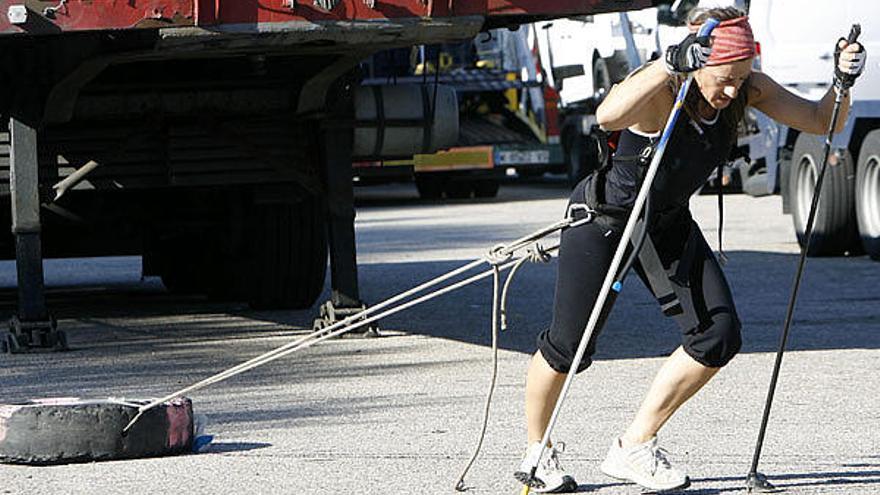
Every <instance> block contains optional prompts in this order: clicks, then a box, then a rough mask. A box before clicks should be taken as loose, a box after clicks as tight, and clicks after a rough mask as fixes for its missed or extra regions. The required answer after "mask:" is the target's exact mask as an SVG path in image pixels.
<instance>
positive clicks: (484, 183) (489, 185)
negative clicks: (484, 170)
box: [474, 179, 501, 198]
mask: <svg viewBox="0 0 880 495" xmlns="http://www.w3.org/2000/svg"><path fill="white" fill-rule="evenodd" d="M500 187H501V183H500V182H498V179H480V180H478V181H476V182H474V196H475V197H477V198H494V197H495V196H498V189H499V188H500Z"/></svg>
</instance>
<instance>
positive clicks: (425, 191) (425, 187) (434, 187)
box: [415, 173, 445, 199]
mask: <svg viewBox="0 0 880 495" xmlns="http://www.w3.org/2000/svg"><path fill="white" fill-rule="evenodd" d="M443 179H444V178H443V177H440V176H438V175H437V174H422V173H417V174H415V181H416V190H417V191H418V192H419V197H420V198H422V199H440V198H441V197H442V196H443V185H444V182H445V181H444V180H443Z"/></svg>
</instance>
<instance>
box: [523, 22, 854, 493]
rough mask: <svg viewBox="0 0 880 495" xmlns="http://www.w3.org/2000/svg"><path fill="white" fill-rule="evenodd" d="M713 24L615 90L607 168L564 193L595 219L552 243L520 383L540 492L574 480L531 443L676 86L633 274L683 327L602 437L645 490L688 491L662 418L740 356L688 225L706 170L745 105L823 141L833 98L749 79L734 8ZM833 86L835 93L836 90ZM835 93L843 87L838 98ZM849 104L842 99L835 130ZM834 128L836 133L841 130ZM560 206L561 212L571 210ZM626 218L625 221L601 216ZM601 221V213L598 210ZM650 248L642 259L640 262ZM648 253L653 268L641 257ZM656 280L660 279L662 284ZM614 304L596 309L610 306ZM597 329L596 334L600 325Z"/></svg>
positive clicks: (717, 160)
mask: <svg viewBox="0 0 880 495" xmlns="http://www.w3.org/2000/svg"><path fill="white" fill-rule="evenodd" d="M710 17H711V18H715V19H718V20H719V21H722V22H721V23H720V24H719V26H718V27H717V28H716V29H715V30H714V32H713V33H712V36H711V42H710V40H709V39H707V38H701V37H697V36H695V35H694V34H691V35H689V36H688V37H687V38H685V40H684V41H683V42H682V43H680V44H679V45H676V46H672V47H670V48H669V50H668V51H667V54H666V57H665V60H659V61H654V62H652V63H649V64H647V65H645V66H644V67H642V68H641V69H640V70H638V71H636V72H635V73H633V74H631V75H630V76H629V77H628V78H627V79H625V80H624V81H623V82H621V83H620V84H618V85H616V86H615V87H614V88H612V89H611V91H610V92H609V94H608V96H607V97H606V98H605V100H604V101H603V102H602V104H601V105H600V106H599V108H598V109H597V111H596V118H597V120H598V122H599V125H600V126H601V127H602V128H604V129H605V130H606V131H616V130H620V131H622V132H621V134H620V137H619V141H618V144H617V149H616V152H615V154H614V157H613V158H612V165H611V166H610V167H607V168H605V169H603V170H600V171H597V172H594V173H593V174H591V175H590V176H589V177H587V178H586V179H584V180H583V181H582V182H581V183H580V184H579V185H578V186H577V187H576V188H575V190H574V192H573V193H572V200H571V201H572V204H580V203H584V204H586V205H587V206H588V207H590V208H592V209H596V210H598V211H599V212H600V214H599V216H598V217H597V218H596V219H595V220H594V221H592V222H589V223H586V224H582V225H579V226H577V227H572V228H569V229H567V230H565V231H564V232H563V234H562V246H561V249H560V258H559V270H558V275H557V282H556V296H555V302H554V312H553V321H552V323H551V325H550V327H549V329H547V330H545V331H544V332H542V333H541V334H540V335H539V336H538V339H537V343H538V352H536V353H535V355H534V356H533V358H532V360H531V362H530V365H529V370H528V377H527V381H526V420H527V428H528V441H529V448H528V450H527V452H526V456H525V458H524V459H523V462H522V465H521V466H520V469H519V470H518V472H517V473H516V474H517V478H518V479H521V478H522V476H523V475H524V474H527V473H528V472H529V470H530V469H531V467H532V466H534V465H535V464H537V465H538V469H537V472H536V477H537V478H538V479H540V480H541V481H542V482H543V483H544V485H545V486H544V488H542V489H539V490H535V491H539V492H559V491H570V490H573V489H575V488H576V487H577V484H576V483H575V481H574V478H573V477H572V476H570V475H568V474H567V473H566V472H565V471H564V470H563V469H562V467H561V466H560V465H559V461H558V453H559V451H557V450H556V448H554V447H552V446H548V448H547V449H546V450H545V451H544V456H543V457H542V458H541V459H540V462H536V461H537V459H536V457H537V456H538V453H539V452H540V442H541V439H542V436H543V434H544V430H545V428H546V426H547V424H548V422H549V419H550V416H551V414H552V411H553V408H554V405H555V404H556V400H557V398H558V397H559V393H560V389H561V387H562V384H563V382H564V381H565V376H566V374H567V373H568V371H569V369H570V367H571V364H572V361H573V357H574V355H575V352H576V350H577V347H578V343H579V342H580V339H581V336H582V335H583V332H584V329H585V327H586V323H587V319H588V318H589V315H590V311H591V310H592V307H593V305H594V303H595V300H596V298H597V295H598V293H599V290H600V287H601V285H602V282H603V280H604V277H605V275H606V272H607V270H608V267H609V265H610V262H611V258H612V256H613V254H614V250H615V249H616V247H617V245H618V243H619V241H620V236H621V232H622V230H623V228H622V224H623V222H625V217H626V216H627V215H628V212H629V210H631V208H632V205H633V203H634V201H635V198H636V195H637V193H638V188H639V186H640V185H641V179H642V177H643V176H644V172H645V168H646V165H647V163H648V162H649V161H650V157H651V154H652V151H653V146H654V144H655V143H656V142H657V139H658V137H659V134H660V132H661V131H662V129H663V127H664V125H665V123H666V119H667V118H668V116H669V114H670V111H671V109H672V106H673V102H674V99H675V95H676V94H677V90H678V88H679V87H680V85H681V84H682V82H683V81H684V79H685V77H686V76H687V74H689V73H691V72H693V75H694V84H692V85H691V90H690V93H689V94H688V96H687V99H686V102H685V111H684V112H682V114H681V115H680V116H679V119H678V122H677V123H676V126H675V130H674V132H673V135H672V137H671V140H670V142H669V144H668V146H667V148H666V151H665V154H664V156H663V159H662V162H661V165H660V169H659V171H658V174H657V176H656V178H655V180H654V183H653V184H652V188H651V200H650V211H651V214H650V216H649V218H648V220H647V224H648V231H649V235H648V236H647V238H646V240H647V242H646V244H645V248H643V249H642V251H640V255H639V262H638V263H637V264H636V271H637V272H638V274H639V276H640V277H641V278H642V280H643V281H644V282H645V283H646V285H648V287H649V288H650V289H651V290H652V292H653V293H654V295H655V296H657V298H658V300H659V302H660V303H661V306H662V308H663V312H664V313H665V314H667V315H669V316H672V317H673V318H674V319H675V320H676V323H678V325H679V327H680V328H681V332H682V345H681V346H680V347H678V348H677V349H676V350H675V351H674V352H673V353H672V355H671V356H669V358H668V359H667V360H666V362H665V363H664V364H663V366H662V367H661V369H660V371H659V372H658V373H657V376H656V377H655V378H654V381H653V383H652V385H651V387H650V389H649V390H648V393H647V396H646V397H645V398H644V400H643V402H642V405H641V407H640V409H639V410H638V412H637V413H636V415H635V418H634V419H633V421H632V423H631V424H630V426H629V427H628V428H627V430H626V431H625V432H623V434H622V435H620V436H619V437H615V438H614V440H613V441H612V445H611V448H610V449H609V451H608V455H607V457H606V459H605V461H604V462H603V463H602V465H601V469H602V471H603V472H604V473H606V474H607V475H609V476H612V477H614V478H619V479H625V480H629V481H632V482H635V483H638V484H639V485H642V486H643V487H645V488H647V489H650V490H672V489H678V488H683V487H685V486H687V485H689V483H690V482H689V480H688V477H687V476H686V475H685V474H684V473H683V472H681V471H680V470H678V469H676V468H675V467H673V466H672V465H671V464H670V463H669V461H668V459H667V458H666V456H665V454H664V453H663V450H662V449H660V448H659V447H658V445H657V437H656V435H657V432H658V431H659V430H660V428H661V427H662V426H663V425H664V424H665V423H666V422H667V421H668V420H669V418H670V417H671V416H672V414H674V413H675V411H676V410H677V409H678V408H679V407H680V406H681V405H682V404H683V403H684V402H685V401H687V400H688V399H689V398H690V397H691V396H693V395H694V394H695V393H696V392H697V391H698V390H700V388H702V387H703V385H705V384H706V383H707V382H708V381H709V379H711V378H712V376H714V375H715V373H717V372H718V370H719V369H721V367H723V366H724V365H726V364H727V363H728V362H729V361H730V360H731V359H732V358H733V356H734V355H735V354H736V353H737V352H738V351H739V349H740V345H741V340H740V322H739V319H738V317H737V314H736V309H735V307H734V303H733V300H732V298H731V293H730V289H729V288H728V285H727V282H726V280H725V278H724V275H723V273H722V271H721V269H720V267H719V265H718V262H717V261H716V259H715V257H714V255H713V254H712V252H711V250H710V248H709V246H708V244H707V243H706V241H705V239H704V238H703V236H702V234H701V232H700V230H699V227H698V226H697V225H696V223H695V222H694V221H693V219H692V218H691V215H690V212H689V210H688V200H689V198H690V196H691V195H692V194H693V193H694V192H696V191H697V190H698V189H699V188H700V186H701V185H702V184H704V183H705V181H706V180H707V178H708V176H709V175H710V174H711V173H712V171H713V170H714V169H716V168H718V167H719V166H720V165H723V163H724V162H725V161H727V157H728V156H730V153H731V150H732V148H733V147H734V145H735V144H736V136H737V123H738V122H739V121H740V120H741V119H742V117H743V114H744V111H745V107H746V106H753V107H755V108H756V109H758V110H760V111H762V112H764V113H765V114H767V115H768V116H770V117H771V118H773V119H775V120H777V121H779V122H781V123H783V124H785V125H787V126H790V127H793V128H796V129H799V130H801V131H803V132H807V133H811V134H824V133H825V132H826V131H827V125H828V122H829V121H830V117H831V113H832V108H833V106H834V98H835V93H834V91H836V89H829V91H828V93H827V94H826V95H825V96H824V97H823V98H822V99H821V100H820V101H817V102H813V101H808V100H804V99H802V98H800V97H798V96H796V95H794V94H792V93H790V92H788V91H787V90H785V89H784V88H783V87H781V86H780V85H779V84H777V83H776V82H775V81H773V80H772V79H771V78H770V77H768V76H767V75H765V74H762V73H760V72H753V71H752V59H753V57H754V56H755V42H754V38H753V37H752V32H751V27H750V26H749V23H748V19H747V18H746V17H745V15H744V13H743V12H742V11H740V10H738V9H734V8H721V9H709V10H699V11H695V12H694V13H692V14H691V16H690V24H691V28H692V30H694V31H695V30H696V28H697V27H698V26H699V25H700V24H702V23H703V22H704V21H705V20H706V19H708V18H710ZM835 55H836V67H835V79H836V80H839V81H842V82H843V83H844V84H843V85H842V86H841V87H843V88H848V87H849V86H851V85H852V82H853V81H854V80H855V78H856V77H857V76H858V75H859V74H860V73H861V70H862V68H863V67H864V62H865V52H864V48H863V47H862V46H860V45H859V44H858V43H853V44H852V45H848V44H847V42H846V40H843V39H841V40H840V41H839V42H838V45H837V50H835ZM834 86H835V88H836V87H837V84H835V85H834ZM843 91H844V92H845V91H846V89H843ZM848 109H849V98H848V96H847V97H846V98H844V103H843V105H842V108H841V115H840V118H839V120H838V123H839V124H838V127H839V128H840V129H842V127H843V124H844V122H845V121H846V115H847V113H848ZM840 129H838V130H840ZM576 210H577V208H575V209H570V211H576ZM614 211H618V212H623V213H624V214H622V215H614V214H613V213H612V214H610V215H609V214H608V213H609V212H614ZM603 213H605V214H603ZM646 252H647V253H649V254H648V255H645V253H646ZM650 253H654V254H653V260H655V262H654V263H650V260H649V259H648V258H646V257H645V256H650ZM658 272H659V276H658ZM612 303H613V301H610V302H609V303H608V304H607V305H606V307H605V308H603V311H604V314H605V315H607V313H608V312H609V311H610V309H611V304H612ZM604 319H605V318H604V317H603V318H602V319H601V320H600V324H599V326H601V321H603V320H604ZM598 330H599V328H597V331H596V332H594V334H593V336H592V339H591V342H590V343H589V346H588V347H587V352H586V354H585V357H584V360H583V361H582V363H581V365H580V367H579V369H578V370H577V371H578V372H580V371H583V370H584V369H586V368H587V367H588V366H589V365H590V363H591V359H590V356H591V355H592V354H593V352H594V351H595V340H596V337H597V335H598Z"/></svg>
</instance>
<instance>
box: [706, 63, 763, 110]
mask: <svg viewBox="0 0 880 495" xmlns="http://www.w3.org/2000/svg"><path fill="white" fill-rule="evenodd" d="M751 73H752V59H751V58H749V59H746V60H739V61H737V62H731V63H729V64H721V65H713V66H708V67H703V68H702V69H700V70H698V71H697V72H696V74H694V79H695V80H696V83H697V86H698V87H699V88H700V92H701V93H702V94H703V98H705V99H706V101H708V102H709V105H711V106H712V108H715V109H718V110H721V109H722V108H725V107H727V105H730V102H731V101H733V100H734V99H735V98H736V95H738V94H739V89H740V87H742V84H743V82H745V80H746V79H747V78H748V77H749V74H751Z"/></svg>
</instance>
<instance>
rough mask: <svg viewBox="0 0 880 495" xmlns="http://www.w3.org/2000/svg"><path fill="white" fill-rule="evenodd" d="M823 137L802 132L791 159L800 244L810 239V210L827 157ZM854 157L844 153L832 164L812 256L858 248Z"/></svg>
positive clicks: (821, 200)
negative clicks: (808, 231) (855, 245)
mask: <svg viewBox="0 0 880 495" xmlns="http://www.w3.org/2000/svg"><path fill="white" fill-rule="evenodd" d="M822 153H823V142H822V140H821V138H820V137H818V136H814V135H809V134H801V135H800V136H798V138H797V141H796V142H795V145H794V153H793V154H792V159H791V175H790V180H791V183H790V187H789V191H790V194H791V216H792V220H793V222H794V228H795V233H796V234H797V239H798V244H800V245H801V247H803V246H804V243H805V242H806V236H805V235H804V231H805V230H806V225H807V219H808V218H809V213H810V204H811V201H812V198H813V189H814V187H815V185H816V180H817V179H818V177H819V170H820V167H821V165H822V163H821V161H822V158H823V155H822ZM853 168H854V167H853V160H852V155H851V154H850V153H849V152H846V153H844V155H843V156H842V157H841V158H840V161H839V163H838V164H837V165H835V166H830V165H829V166H828V167H827V169H826V172H825V180H824V182H823V185H822V191H821V193H820V194H821V196H820V197H819V209H818V211H817V212H816V220H815V223H814V225H813V238H812V239H811V240H810V248H809V250H808V251H807V255H808V256H839V255H842V254H845V253H847V252H849V251H852V250H853V249H854V241H855V240H857V235H856V222H855V199H854V192H855V187H854V184H853V176H854V170H853Z"/></svg>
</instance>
